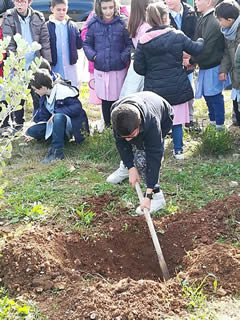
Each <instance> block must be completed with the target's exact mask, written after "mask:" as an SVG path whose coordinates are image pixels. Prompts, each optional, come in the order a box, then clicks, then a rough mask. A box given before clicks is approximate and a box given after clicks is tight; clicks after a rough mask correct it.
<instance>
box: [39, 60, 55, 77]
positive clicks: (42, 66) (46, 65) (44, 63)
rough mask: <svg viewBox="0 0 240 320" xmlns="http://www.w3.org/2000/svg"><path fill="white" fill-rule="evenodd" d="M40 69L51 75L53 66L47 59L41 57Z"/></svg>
mask: <svg viewBox="0 0 240 320" xmlns="http://www.w3.org/2000/svg"><path fill="white" fill-rule="evenodd" d="M38 68H39V69H46V70H48V71H49V73H51V71H52V69H51V65H50V63H49V62H48V60H47V59H45V58H43V57H41V58H40V66H39V67H38Z"/></svg>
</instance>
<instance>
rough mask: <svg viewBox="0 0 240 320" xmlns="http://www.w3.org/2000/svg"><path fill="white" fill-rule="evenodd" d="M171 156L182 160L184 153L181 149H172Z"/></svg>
mask: <svg viewBox="0 0 240 320" xmlns="http://www.w3.org/2000/svg"><path fill="white" fill-rule="evenodd" d="M173 158H175V159H176V160H183V159H184V153H183V151H177V152H175V151H173Z"/></svg>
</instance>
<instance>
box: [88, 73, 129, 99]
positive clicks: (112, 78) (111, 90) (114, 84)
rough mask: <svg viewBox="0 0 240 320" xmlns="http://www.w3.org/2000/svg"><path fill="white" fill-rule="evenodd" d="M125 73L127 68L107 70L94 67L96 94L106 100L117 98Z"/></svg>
mask: <svg viewBox="0 0 240 320" xmlns="http://www.w3.org/2000/svg"><path fill="white" fill-rule="evenodd" d="M126 74H127V69H123V70H117V71H109V72H104V71H99V70H96V69H94V78H95V91H96V94H97V96H98V97H99V98H100V99H103V100H107V101H116V100H118V99H119V96H120V92H121V89H122V86H123V82H124V80H125V77H126Z"/></svg>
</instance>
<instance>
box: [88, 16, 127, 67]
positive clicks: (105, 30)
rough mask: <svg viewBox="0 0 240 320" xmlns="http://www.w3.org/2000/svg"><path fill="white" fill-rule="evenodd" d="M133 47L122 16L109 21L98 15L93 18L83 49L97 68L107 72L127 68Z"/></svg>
mask: <svg viewBox="0 0 240 320" xmlns="http://www.w3.org/2000/svg"><path fill="white" fill-rule="evenodd" d="M131 48H132V40H131V39H130V38H129V33H128V30H127V28H126V25H125V22H124V21H123V19H122V18H121V17H120V16H115V17H114V18H113V19H112V20H111V21H110V22H107V23H106V22H104V20H102V19H101V18H99V17H98V16H96V15H94V16H93V17H92V18H91V20H90V21H89V23H88V25H87V33H86V38H85V40H84V42H83V49H84V52H85V54H86V56H87V58H88V60H90V61H94V68H95V69H97V70H99V71H105V72H108V71H113V70H114V71H116V70H122V69H125V68H126V66H127V63H128V62H129V61H130V50H131ZM94 59H95V60H94Z"/></svg>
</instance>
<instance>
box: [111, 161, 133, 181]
mask: <svg viewBox="0 0 240 320" xmlns="http://www.w3.org/2000/svg"><path fill="white" fill-rule="evenodd" d="M127 178H128V168H127V167H125V165H124V164H123V162H122V161H121V162H120V166H119V168H118V169H117V170H116V171H114V172H113V173H112V174H110V176H108V177H107V180H106V181H107V182H109V183H113V184H118V183H121V182H122V181H123V180H125V179H127Z"/></svg>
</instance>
